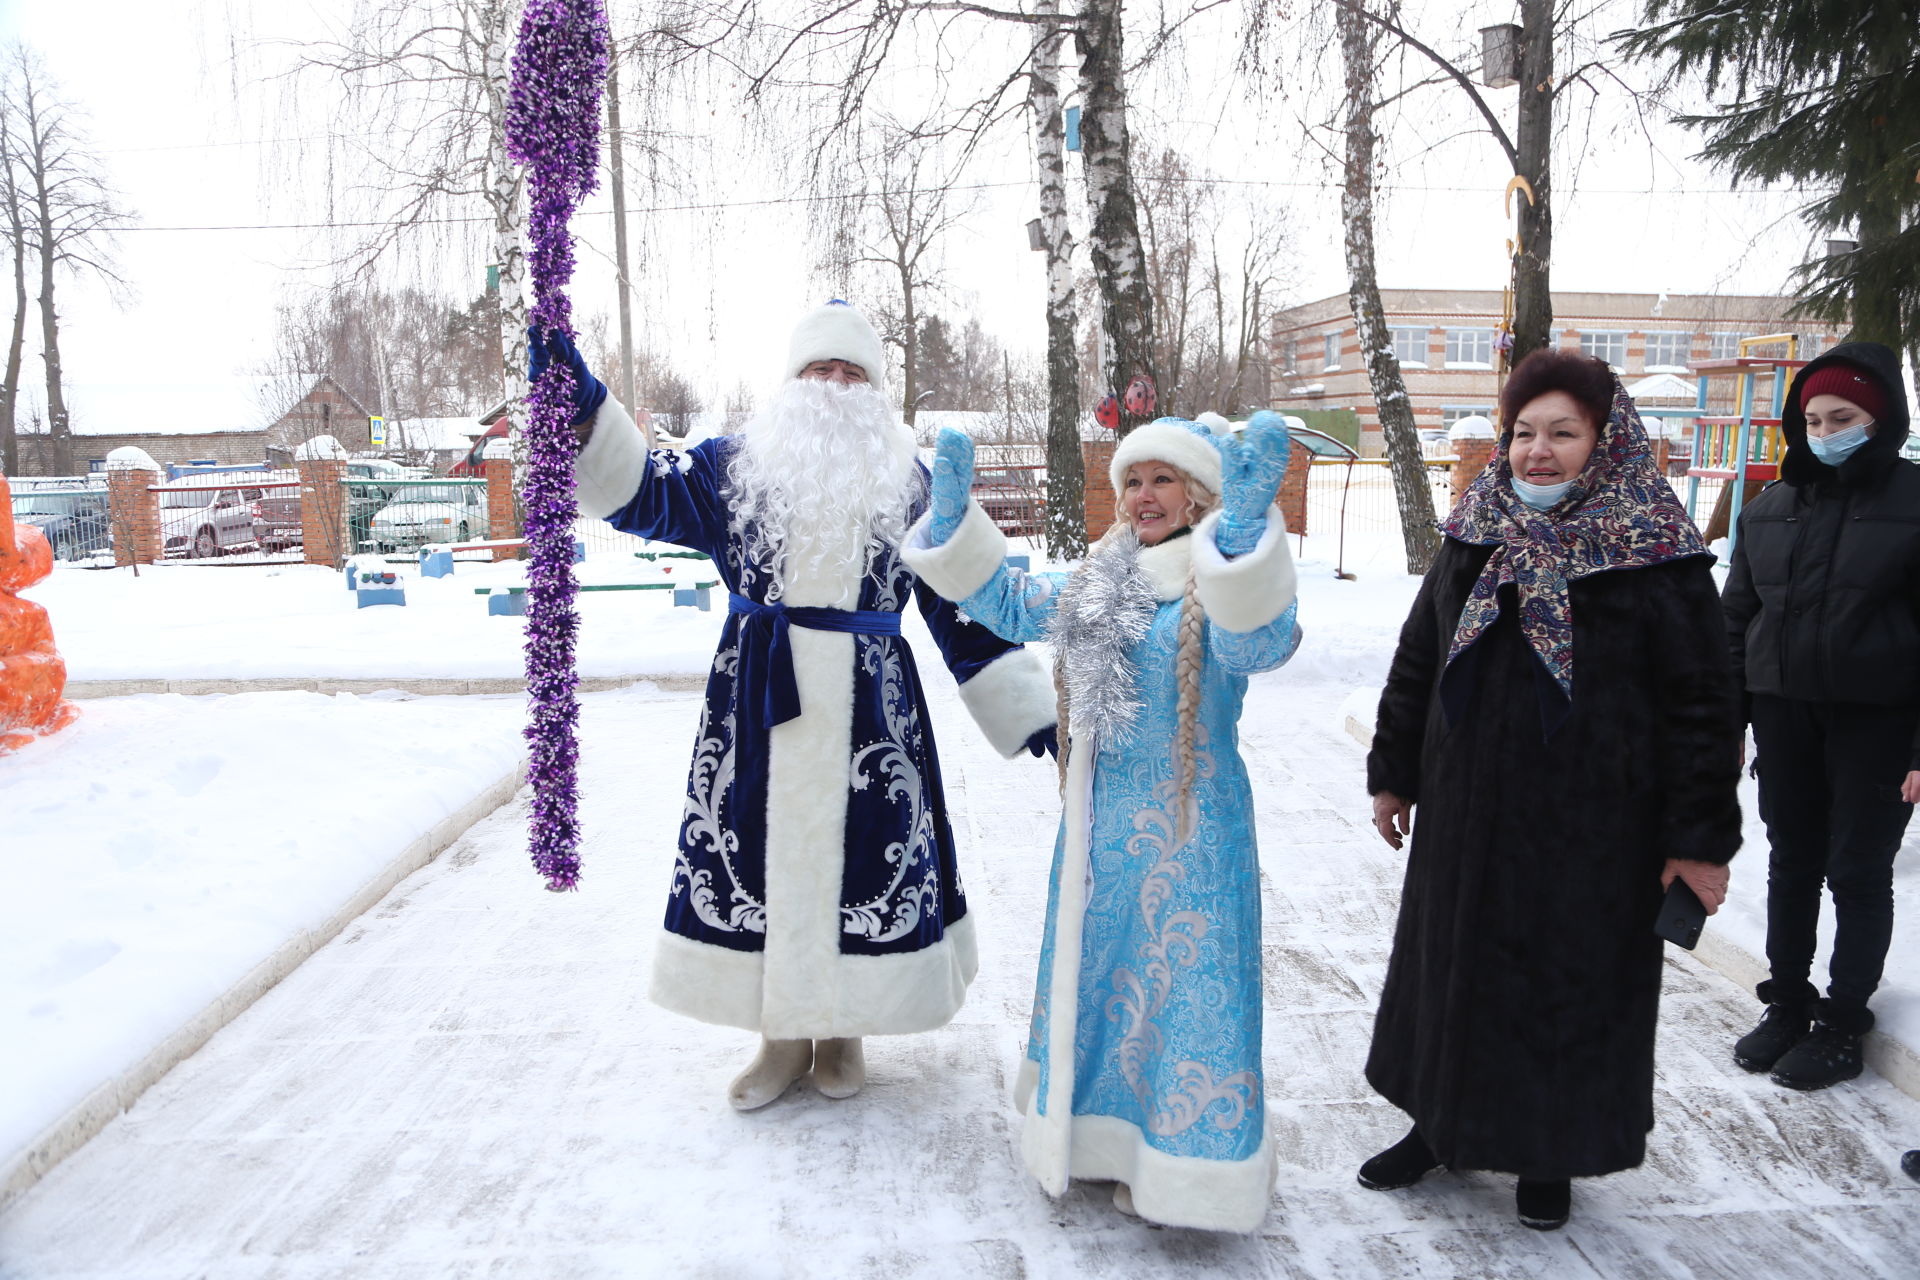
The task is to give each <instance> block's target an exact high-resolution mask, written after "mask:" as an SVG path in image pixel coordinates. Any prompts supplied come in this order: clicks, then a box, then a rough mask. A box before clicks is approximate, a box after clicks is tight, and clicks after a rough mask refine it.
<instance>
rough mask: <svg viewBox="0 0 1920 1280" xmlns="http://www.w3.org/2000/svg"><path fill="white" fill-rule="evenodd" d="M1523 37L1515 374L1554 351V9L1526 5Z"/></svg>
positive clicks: (1544, 3)
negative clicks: (1523, 185)
mask: <svg viewBox="0 0 1920 1280" xmlns="http://www.w3.org/2000/svg"><path fill="white" fill-rule="evenodd" d="M1520 16H1521V20H1522V25H1521V31H1520V104H1519V117H1520V118H1519V121H1518V123H1517V124H1516V126H1515V128H1514V135H1513V147H1514V150H1515V151H1516V152H1517V153H1518V154H1519V158H1520V163H1519V166H1518V167H1519V173H1520V176H1521V177H1523V178H1525V179H1526V180H1527V182H1528V183H1529V184H1530V185H1531V186H1532V187H1533V196H1534V199H1533V202H1532V203H1531V204H1529V203H1528V202H1527V199H1526V197H1525V196H1523V195H1520V194H1519V193H1517V192H1516V193H1515V196H1514V198H1515V199H1516V200H1518V201H1519V215H1520V216H1519V222H1518V226H1517V228H1516V230H1517V232H1518V241H1519V242H1518V243H1517V244H1516V245H1515V246H1514V249H1515V253H1514V258H1513V350H1512V351H1511V352H1509V353H1508V357H1507V360H1508V363H1507V367H1508V368H1512V367H1513V366H1514V365H1517V364H1519V363H1520V362H1521V361H1522V360H1524V359H1526V358H1527V356H1528V355H1530V354H1532V353H1533V352H1535V351H1538V350H1540V349H1541V348H1542V347H1550V346H1552V345H1553V295H1552V293H1551V291H1550V290H1551V286H1550V284H1549V281H1548V268H1549V266H1550V265H1551V258H1552V254H1553V196H1552V191H1551V185H1550V184H1551V178H1552V174H1551V168H1550V163H1549V162H1550V160H1551V158H1552V153H1553V101H1554V93H1555V88H1556V86H1555V85H1554V82H1553V3H1552V0H1522V3H1521V5H1520Z"/></svg>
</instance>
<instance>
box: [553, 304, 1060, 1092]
mask: <svg viewBox="0 0 1920 1280" xmlns="http://www.w3.org/2000/svg"><path fill="white" fill-rule="evenodd" d="M536 337H537V335H536ZM533 350H534V352H535V356H534V359H535V365H536V370H535V372H536V376H537V373H538V370H539V369H540V368H543V367H544V366H545V364H546V363H547V361H548V360H550V359H551V360H558V361H561V362H564V363H567V364H569V365H571V366H572V369H573V373H574V378H575V382H576V384H577V390H576V393H575V409H576V414H575V424H576V430H577V431H578V432H579V433H580V435H581V438H582V446H581V450H580V454H579V458H578V461H577V464H576V474H577V477H578V494H579V502H580V511H581V514H582V515H588V516H601V517H605V518H606V519H607V520H608V521H609V522H611V523H612V524H613V525H614V526H615V527H616V528H619V529H622V530H624V531H626V532H628V533H633V534H637V535H639V536H640V537H643V538H655V539H659V540H662V541H666V542H672V543H676V544H678V545H680V546H684V547H689V548H693V549H695V550H699V551H704V552H706V553H707V554H708V555H710V556H712V557H713V562H714V564H715V565H716V566H717V567H718V570H719V573H720V576H721V578H722V579H723V580H724V581H725V583H726V586H727V589H728V591H729V592H730V593H731V598H730V602H729V613H728V617H727V620H726V625H725V627H724V629H723V630H722V631H721V634H720V645H719V649H718V651H717V652H716V653H715V655H714V659H713V669H712V672H711V674H710V675H709V676H708V679H707V695H706V711H705V714H704V716H703V717H702V720H701V724H700V732H699V735H698V736H697V738H696V739H695V742H694V750H693V766H692V769H691V770H690V772H689V775H688V779H687V801H686V808H685V812H684V814H683V816H682V818H681V822H680V834H679V851H678V855H677V857H676V858H675V861H674V868H673V876H672V882H671V884H670V886H669V888H668V893H667V912H666V930H665V932H664V933H663V934H662V935H661V937H660V942H659V949H658V953H657V956H656V959H655V962H654V969H653V985H652V996H653V999H654V1000H655V1001H656V1002H658V1003H659V1004H662V1005H664V1006H666V1007H667V1008H669V1009H673V1010H675V1011H677V1012H680V1013H684V1014H687V1015H689V1016H691V1017H695V1018H699V1019H701V1020H703V1021H706V1022H714V1023H720V1024H722V1025H726V1026H735V1027H742V1028H745V1029H747V1030H750V1031H758V1032H759V1033H760V1035H761V1038H762V1039H761V1045H760V1050H759V1053H758V1055H757V1056H756V1057H755V1058H754V1060H753V1062H752V1064H751V1065H750V1066H749V1067H748V1068H747V1069H746V1071H745V1072H744V1073H743V1074H741V1075H740V1076H739V1077H738V1078H737V1079H735V1080H734V1081H733V1083H732V1085H731V1086H730V1087H729V1089H728V1097H729V1099H730V1100H731V1101H732V1103H733V1105H734V1106H735V1107H737V1108H739V1109H741V1110H743V1111H746V1110H752V1109H753V1108H755V1107H761V1106H765V1105H766V1104H767V1103H770V1102H772V1101H773V1100H774V1099H776V1098H778V1097H779V1096H780V1095H781V1094H782V1093H784V1092H785V1091H786V1089H787V1087H788V1086H789V1085H791V1084H793V1083H794V1082H795V1081H796V1080H798V1079H800V1078H801V1077H802V1076H805V1075H807V1074H808V1073H809V1072H811V1074H812V1079H813V1083H814V1086H815V1087H816V1088H817V1089H818V1090H819V1091H820V1092H821V1093H823V1094H825V1095H826V1096H828V1097H832V1098H844V1097H849V1096H851V1095H852V1094H854V1093H856V1092H858V1091H859V1089H860V1087H861V1085H862V1084H863V1083H864V1082H865V1078H866V1069H865V1063H864V1059H863V1057H862V1054H861V1047H860V1041H861V1038H862V1037H864V1036H870V1035H899V1034H905V1033H908V1032H915V1031H928V1030H932V1029H933V1028H935V1027H939V1026H942V1025H943V1024H945V1023H946V1022H947V1021H948V1020H949V1019H951V1018H952V1017H953V1015H954V1013H955V1012H956V1011H957V1010H958V1009H959V1008H960V1004H961V1001H962V1000H964V999H965V997H966V990H967V984H968V983H969V982H970V981H972V979H973V975H974V969H975V952H974V930H973V918H972V916H970V915H969V914H968V911H967V902H966V898H965V896H964V894H963V893H962V891H961V885H960V877H959V870H958V865H957V862H956V859H955V856H954V845H953V835H952V832H951V831H949V830H948V827H947V814H946V805H945V801H944V799H943V796H942V792H941V786H940V767H939V758H938V755H937V753H936V751H935V748H934V740H933V728H932V725H931V723H930V721H929V717H928V714H927V704H926V698H925V696H924V694H923V693H922V691H921V688H920V680H919V676H918V674H917V673H916V671H915V668H914V660H913V654H912V652H911V650H910V649H909V648H908V646H907V643H906V641H905V639H904V638H902V636H901V634H900V613H901V610H902V609H903V608H904V607H905V606H906V604H907V603H908V601H909V600H912V601H913V602H914V603H915V604H916V605H917V606H918V607H919V609H920V613H921V615H922V616H923V617H924V618H925V619H926V623H927V629H928V631H929V632H931V633H932V636H933V639H934V643H935V644H936V645H937V646H938V647H939V650H940V656H941V658H942V659H943V660H944V661H945V663H946V665H947V667H948V669H949V670H950V671H951V672H952V673H953V676H954V678H955V679H956V680H958V681H959V683H960V699H961V701H962V702H963V703H965V704H966V707H967V709H968V710H969V711H970V712H971V713H972V716H973V718H974V720H975V722H976V723H977V724H978V725H979V727H980V729H981V730H982V731H983V732H984V733H985V734H986V736H987V738H988V740H989V741H990V742H991V743H992V744H993V745H994V747H995V748H996V749H998V750H999V751H1000V752H1001V753H1002V754H1003V755H1007V756H1012V755H1015V754H1017V753H1018V752H1020V751H1021V750H1022V749H1026V750H1031V751H1033V752H1034V753H1035V754H1038V753H1039V752H1040V751H1041V750H1043V749H1044V748H1045V747H1046V746H1047V745H1049V744H1050V741H1051V730H1052V726H1053V722H1054V706H1055V702H1054V691H1053V684H1052V680H1051V677H1050V676H1049V674H1048V672H1047V670H1046V668H1045V666H1044V665H1043V664H1042V662H1041V661H1040V660H1039V658H1038V656H1037V655H1036V654H1034V653H1031V652H1028V651H1027V650H1025V649H1023V648H1021V647H1020V646H1019V645H1010V644H1008V643H1006V642H1005V641H1002V640H1000V639H999V638H998V637H996V636H994V635H993V634H992V633H991V632H989V631H987V630H986V629H985V628H984V627H981V626H979V625H978V624H976V623H973V622H971V621H969V620H967V619H966V618H965V617H964V616H963V615H961V614H960V613H959V612H958V611H957V610H956V609H955V608H954V607H953V606H952V605H951V604H949V603H947V602H946V601H943V600H941V599H940V598H939V597H938V596H937V595H936V594H934V592H932V591H931V590H930V589H929V588H927V587H926V586H925V585H923V584H922V583H920V582H919V581H918V580H917V579H916V578H915V577H914V575H913V573H912V572H911V571H910V570H909V569H908V568H907V567H906V565H905V564H904V563H903V562H902V561H901V559H900V556H899V547H900V543H901V541H902V539H903V538H904V536H905V534H906V531H907V528H908V526H909V525H911V524H912V523H913V521H914V520H915V519H917V518H918V517H919V515H920V513H921V512H922V511H923V510H924V509H925V508H926V505H927V496H928V476H927V472H926V469H925V468H924V467H923V466H921V464H920V463H919V461H918V458H917V456H916V453H915V449H914V442H913V437H912V435H911V433H910V432H909V431H908V429H907V428H906V427H905V426H904V425H903V424H902V423H901V422H900V421H899V419H898V417H897V416H896V415H895V413H894V411H893V409H892V408H891V406H890V405H889V402H888V400H887V396H886V388H885V381H884V380H885V375H886V352H885V349H884V348H883V347H882V346H881V343H880V339H879V336H878V335H877V334H876V333H875V332H874V330H873V327H872V325H870V324H869V323H868V322H867V320H866V318H865V317H864V316H862V315H861V314H860V313H859V312H858V311H856V310H855V309H854V308H853V307H851V306H849V305H847V304H846V303H844V302H839V301H836V302H833V303H829V304H828V305H826V306H824V307H821V308H819V309H818V310H816V311H814V312H812V313H811V314H809V315H807V316H805V317H803V318H802V319H801V321H800V323H799V325H798V326H797V327H796V328H795V329H794V332H793V338H792V342H791V346H790V350H789V353H788V356H787V363H786V369H785V373H786V375H787V380H786V381H785V382H784V383H783V384H782V385H781V387H780V389H779V391H778V392H777V393H776V394H775V396H774V397H773V400H772V402H771V403H770V404H768V405H767V407H766V408H765V409H764V410H763V411H762V412H761V413H760V414H758V415H757V416H756V417H754V418H753V419H752V420H751V421H750V422H749V423H747V425H746V426H745V427H744V428H743V429H742V430H741V431H740V432H738V433H737V434H735V435H730V436H722V437H718V438H715V439H711V440H707V441H704V442H703V443H701V444H699V445H697V446H695V447H694V448H692V449H689V450H686V451H684V452H672V451H668V450H664V449H650V447H649V445H650V441H649V440H648V439H647V438H646V437H645V436H644V435H643V433H642V431H641V430H640V429H639V428H637V427H636V426H635V425H634V422H633V419H632V418H631V417H629V416H628V414H627V411H626V410H625V409H623V408H622V407H621V406H620V405H619V404H618V403H616V402H615V401H613V400H612V399H610V398H608V396H607V394H606V389H605V388H604V387H603V386H601V384H600V383H599V382H598V380H596V379H595V378H594V377H593V376H592V375H591V374H590V373H589V372H588V371H587V369H586V367H585V364H584V362H582V361H581V359H580V357H579V354H578V352H577V351H575V350H574V349H573V347H572V345H571V344H570V343H568V342H567V341H566V339H565V337H564V335H555V336H550V337H548V339H547V340H546V341H545V342H541V341H536V342H535V343H534V345H533Z"/></svg>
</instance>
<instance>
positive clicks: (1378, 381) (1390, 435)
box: [1335, 7, 1440, 573]
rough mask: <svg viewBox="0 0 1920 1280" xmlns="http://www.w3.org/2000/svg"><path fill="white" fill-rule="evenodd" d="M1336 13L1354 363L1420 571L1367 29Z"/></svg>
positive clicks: (1411, 562) (1433, 546) (1430, 524)
mask: <svg viewBox="0 0 1920 1280" xmlns="http://www.w3.org/2000/svg"><path fill="white" fill-rule="evenodd" d="M1335 13H1336V15H1337V17H1336V21H1337V22H1338V23H1339V26H1340V53H1341V57H1342V61H1343V62H1344V64H1345V68H1346V89H1347V121H1346V133H1347V154H1346V171H1345V182H1344V185H1343V187H1342V190H1341V195H1340V219H1341V222H1342V225H1343V226H1344V227H1345V230H1346V254H1347V275H1348V280H1349V283H1348V287H1347V297H1348V300H1349V302H1350V304H1351V305H1352V308H1353V320H1354V327H1355V328H1356V329H1357V330H1358V332H1359V338H1360V357H1361V359H1363V360H1365V361H1366V362H1367V380H1368V382H1369V383H1370V384H1371V385H1372V388H1373V400H1374V404H1375V405H1376V406H1377V407H1378V409H1379V411H1380V431H1381V434H1382V435H1384V436H1385V437H1386V442H1387V463H1388V470H1389V471H1390V472H1391V473H1392V475H1393V492H1394V498H1395V500H1396V502H1397V503H1398V504H1399V508H1400V532H1401V536H1402V537H1403V538H1404V539H1405V541H1406V548H1407V572H1408V573H1425V572H1426V571H1427V568H1428V566H1430V565H1431V564H1432V563H1433V558H1434V556H1435V554H1436V553H1438V551H1439V549H1440V536H1439V532H1438V529H1437V528H1436V526H1435V522H1434V518H1433V516H1434V512H1433V494H1432V490H1431V489H1430V488H1429V487H1428V485H1427V468H1426V463H1425V461H1424V460H1423V459H1422V458H1421V456H1420V438H1419V436H1418V435H1417V434H1416V433H1415V431H1414V429H1413V403H1412V401H1410V400H1409V399H1408V398H1407V385H1406V383H1405V382H1404V381H1403V380H1402V379H1401V377H1400V361H1399V359H1398V358H1397V357H1396V356H1395V355H1394V354H1393V343H1392V341H1391V337H1390V334H1389V333H1388V330H1387V324H1386V314H1385V309H1384V308H1383V307H1382V306H1381V303H1380V285H1379V281H1378V279H1377V278H1376V276H1375V272H1374V251H1373V167H1374V145H1375V143H1376V141H1377V138H1376V136H1375V134H1374V131H1373V110H1374V36H1373V31H1374V28H1373V27H1372V25H1371V24H1369V23H1368V22H1367V21H1366V19H1365V18H1363V17H1361V16H1360V15H1359V14H1357V13H1355V12H1354V11H1352V10H1351V9H1347V8H1345V7H1341V8H1338V9H1336V10H1335Z"/></svg>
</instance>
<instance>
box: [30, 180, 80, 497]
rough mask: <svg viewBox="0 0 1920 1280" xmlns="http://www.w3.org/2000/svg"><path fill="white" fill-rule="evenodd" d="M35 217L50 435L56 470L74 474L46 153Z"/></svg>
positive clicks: (38, 186) (49, 440) (56, 471)
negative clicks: (55, 299)
mask: <svg viewBox="0 0 1920 1280" xmlns="http://www.w3.org/2000/svg"><path fill="white" fill-rule="evenodd" d="M35 162H36V163H35V169H34V173H33V176H34V179H35V186H36V190H35V193H34V205H35V219H36V222H37V223H38V226H39V235H40V339H41V347H40V358H41V359H42V360H43V361H45V363H46V366H47V438H48V443H49V444H51V445H52V446H53V473H54V474H55V475H61V476H70V475H72V474H73V429H72V424H71V423H70V422H69V421H68V419H67V396H66V388H65V386H63V385H62V384H63V379H62V376H61V372H60V315H59V312H58V311H57V310H56V309H55V308H54V305H53V268H54V265H55V262H56V260H57V255H56V253H55V250H54V246H55V244H57V243H58V242H57V241H56V240H55V238H54V237H55V231H54V226H53V196H52V193H51V191H50V190H49V187H50V180H49V179H50V175H49V173H48V170H47V166H46V164H45V157H44V153H42V154H41V155H38V156H36V157H35Z"/></svg>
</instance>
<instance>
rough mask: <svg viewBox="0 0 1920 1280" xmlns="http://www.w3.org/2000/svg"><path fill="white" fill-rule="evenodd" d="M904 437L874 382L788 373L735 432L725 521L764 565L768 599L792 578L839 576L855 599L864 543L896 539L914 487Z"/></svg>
mask: <svg viewBox="0 0 1920 1280" xmlns="http://www.w3.org/2000/svg"><path fill="white" fill-rule="evenodd" d="M914 456H915V455H914V444H913V436H912V435H911V434H909V433H908V431H907V429H906V427H905V426H904V425H902V424H900V423H898V422H896V421H895V420H894V417H893V412H892V408H891V406H889V405H888V404H887V402H886V401H885V400H884V399H882V398H881V395H880V393H879V392H878V391H876V390H875V389H874V388H873V387H871V386H867V385H856V386H846V387H843V386H840V385H839V384H837V383H832V382H826V381H823V380H821V379H818V378H795V379H793V380H792V381H790V382H788V383H787V384H786V385H785V386H783V387H781V388H780V390H779V392H778V393H777V394H776V395H775V396H774V399H773V403H772V404H770V405H769V406H767V408H766V410H765V411H763V412H761V413H758V414H756V415H754V417H753V418H752V419H750V420H749V421H748V422H747V425H746V426H745V427H743V428H742V429H741V431H740V447H739V448H737V449H735V450H734V451H733V458H732V462H731V464H730V465H729V467H728V472H727V481H728V498H729V501H730V505H731V507H732V511H731V517H732V526H733V529H734V531H735V532H736V533H739V534H741V535H742V536H743V537H744V538H745V539H746V540H747V544H748V545H747V550H748V553H749V557H750V558H754V557H753V555H752V553H754V552H755V551H758V550H761V549H763V548H764V549H765V550H766V551H769V552H771V553H772V554H771V555H770V556H768V557H767V559H768V561H769V563H770V564H771V565H772V568H773V583H772V587H771V589H770V590H769V591H768V593H767V598H768V599H769V600H775V599H778V598H780V596H781V595H782V594H784V592H785V588H786V587H787V585H788V584H789V583H790V582H791V581H792V579H793V578H794V577H795V576H796V575H797V576H802V577H804V578H805V579H806V580H807V581H810V582H822V581H830V582H844V583H846V584H847V586H846V587H845V589H844V590H843V591H842V593H841V598H840V599H839V600H838V601H837V602H836V603H837V604H838V605H839V606H840V607H842V608H852V607H853V606H854V605H856V604H858V603H859V593H860V582H861V580H862V579H863V578H864V577H865V576H866V568H867V549H868V545H869V543H870V542H879V543H883V544H887V543H891V544H896V545H897V544H898V543H900V542H901V541H902V540H903V539H904V538H905V537H906V532H907V512H908V509H909V506H910V504H911V500H912V498H913V496H914V491H915V488H916V485H915V481H916V478H917V477H916V476H915V466H914Z"/></svg>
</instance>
